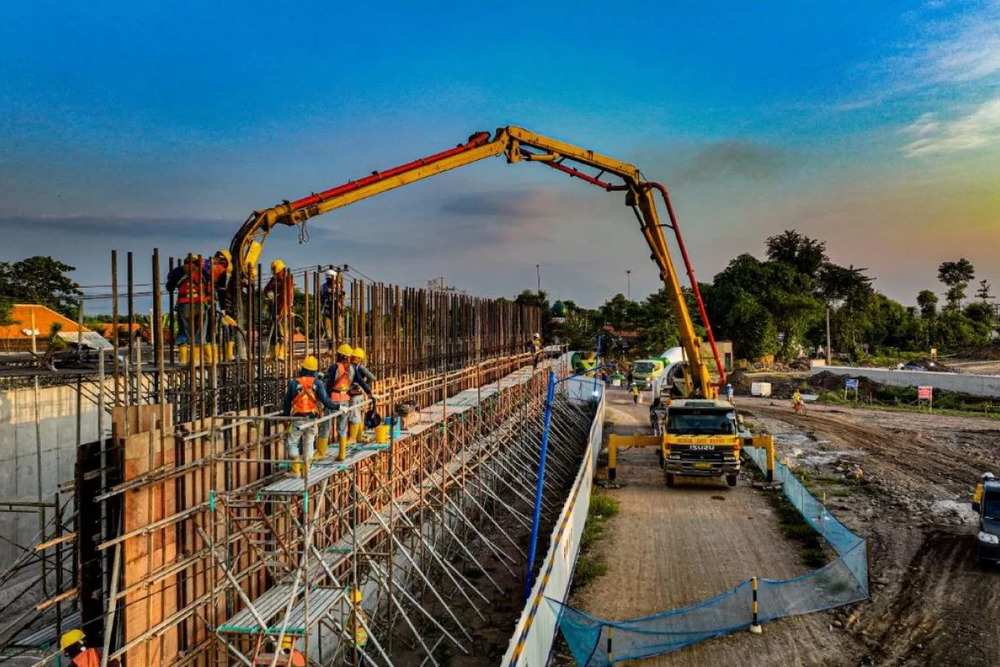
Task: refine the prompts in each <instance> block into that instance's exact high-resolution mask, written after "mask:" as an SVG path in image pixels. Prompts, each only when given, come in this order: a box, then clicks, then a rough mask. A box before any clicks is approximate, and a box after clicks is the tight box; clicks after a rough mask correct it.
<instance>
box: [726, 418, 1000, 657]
mask: <svg viewBox="0 0 1000 667" xmlns="http://www.w3.org/2000/svg"><path fill="white" fill-rule="evenodd" d="M748 403H750V402H749V401H748ZM749 413H758V414H759V415H760V416H762V417H768V418H772V419H778V420H780V421H782V422H785V423H787V424H792V425H794V426H796V427H798V428H801V429H803V430H805V431H808V432H809V434H810V435H812V436H814V437H818V438H821V439H822V440H825V441H828V442H830V443H831V444H833V445H834V446H835V447H836V448H837V449H840V450H842V451H844V452H851V451H854V452H857V453H858V454H859V455H860V456H859V457H858V460H859V461H860V463H861V465H862V466H863V468H864V471H865V477H866V478H868V479H869V480H870V481H872V482H873V483H874V484H875V485H876V488H877V489H878V490H879V491H880V492H881V493H880V494H879V495H878V496H877V497H876V498H866V497H864V496H862V497H860V498H851V499H850V502H849V503H848V501H844V502H845V503H848V507H845V509H847V510H848V511H849V512H850V513H851V514H852V517H851V519H849V520H848V523H850V524H854V525H856V526H858V527H859V529H860V530H861V532H862V533H865V534H866V537H868V539H869V544H870V546H871V556H872V557H871V563H870V567H871V570H872V580H873V581H875V582H876V585H875V586H874V587H873V590H872V602H871V604H868V605H862V606H861V607H859V608H857V610H856V611H855V612H854V613H853V614H852V615H851V616H850V617H849V618H847V619H845V621H846V622H845V627H847V628H848V629H849V630H850V631H851V632H853V633H854V634H855V636H857V637H858V638H859V639H861V640H862V641H863V642H864V643H865V644H866V645H867V646H868V656H867V659H866V661H865V663H864V664H877V665H993V664H997V663H998V658H997V656H998V655H1000V572H997V571H984V570H982V569H980V568H979V567H978V565H977V563H976V557H975V549H976V547H975V527H974V526H973V525H968V524H967V525H965V526H961V527H960V526H955V525H948V519H947V518H942V517H932V518H930V519H928V518H927V517H926V515H924V516H920V515H921V512H920V510H919V508H920V507H921V506H924V505H926V504H929V503H932V502H933V501H936V500H941V499H952V498H961V499H962V500H961V501H960V502H968V500H970V499H971V498H970V497H969V488H970V486H971V484H973V483H974V482H975V480H976V479H977V478H978V477H979V475H980V474H981V473H982V471H984V470H991V469H992V470H996V469H997V467H998V464H1000V460H998V459H1000V447H998V446H995V445H997V442H996V441H997V440H998V439H1000V436H997V434H996V431H991V430H990V429H989V426H992V424H991V423H986V424H985V425H984V424H983V423H981V422H982V421H983V420H980V419H968V420H966V421H967V426H968V427H969V428H963V426H965V425H966V423H965V422H963V420H962V419H961V418H958V419H956V418H953V417H948V418H946V419H942V420H940V424H938V425H936V424H935V420H932V419H929V418H927V416H925V415H920V417H921V418H920V419H916V420H913V421H914V423H915V424H916V425H918V426H919V428H907V427H906V426H908V419H907V415H906V414H898V413H896V415H895V417H896V418H898V420H899V422H900V426H899V427H896V426H894V425H892V422H893V417H892V416H888V415H883V414H879V415H878V416H877V417H876V416H875V415H872V414H871V413H869V412H867V411H863V410H859V411H849V410H848V411H837V412H832V411H811V412H810V413H809V414H807V415H796V414H794V413H792V412H791V411H790V410H788V409H787V408H783V407H780V406H773V405H764V404H761V403H757V402H755V403H752V404H751V405H749V410H744V414H749ZM892 414H893V413H889V415H892ZM876 418H877V419H878V420H879V422H880V424H874V423H872V422H874V421H875V419H876ZM882 423H888V424H890V425H888V426H885V425H882ZM984 426H985V427H984ZM977 427H978V428H977Z"/></svg>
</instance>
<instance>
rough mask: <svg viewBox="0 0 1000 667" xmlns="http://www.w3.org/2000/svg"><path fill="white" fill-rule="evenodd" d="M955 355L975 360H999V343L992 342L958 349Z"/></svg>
mask: <svg viewBox="0 0 1000 667" xmlns="http://www.w3.org/2000/svg"><path fill="white" fill-rule="evenodd" d="M955 356H956V357H960V358H962V359H975V360H977V361H1000V343H997V342H993V343H990V344H988V345H977V346H976V347H967V348H965V349H962V350H959V351H958V354H956V355H955Z"/></svg>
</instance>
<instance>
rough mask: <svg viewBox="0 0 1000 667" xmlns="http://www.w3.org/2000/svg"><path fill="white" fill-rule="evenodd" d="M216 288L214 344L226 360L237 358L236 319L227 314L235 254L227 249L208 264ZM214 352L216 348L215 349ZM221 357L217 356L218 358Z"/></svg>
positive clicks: (221, 251) (213, 287)
mask: <svg viewBox="0 0 1000 667" xmlns="http://www.w3.org/2000/svg"><path fill="white" fill-rule="evenodd" d="M208 272H209V275H210V276H211V278H212V289H214V290H215V310H216V316H215V322H216V330H215V331H213V332H212V336H211V338H212V341H213V344H218V345H219V349H220V350H222V352H223V355H224V357H223V358H224V359H225V360H226V361H233V360H234V359H235V358H236V354H235V352H236V320H234V319H233V318H232V317H230V316H229V315H227V314H226V298H227V296H226V295H227V294H228V290H229V279H230V278H231V277H232V275H233V256H232V255H231V254H230V252H229V251H228V250H226V249H222V250H219V251H218V252H216V253H215V255H214V256H213V257H212V260H211V262H210V264H209V266H208ZM213 352H214V350H213ZM218 358H219V357H218V356H216V359H218Z"/></svg>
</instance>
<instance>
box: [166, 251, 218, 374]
mask: <svg viewBox="0 0 1000 667" xmlns="http://www.w3.org/2000/svg"><path fill="white" fill-rule="evenodd" d="M209 289H211V287H210V283H209V276H208V272H207V271H205V268H204V266H202V263H201V260H200V259H199V258H198V256H197V255H195V254H193V253H191V254H189V255H188V256H187V258H186V259H185V260H184V263H183V264H181V265H180V266H177V267H175V268H174V270H173V271H171V272H170V275H169V276H167V291H168V292H173V291H174V290H176V291H177V299H176V301H174V311H175V312H176V313H177V317H178V321H179V329H180V331H179V332H178V336H177V361H178V362H180V363H181V365H184V364H187V363H188V346H189V345H191V346H193V347H192V348H191V350H192V351H193V354H192V356H193V357H194V360H195V361H198V359H199V358H200V350H201V344H202V343H203V342H204V340H205V323H206V317H205V315H206V314H205V307H206V305H207V303H208V290H209Z"/></svg>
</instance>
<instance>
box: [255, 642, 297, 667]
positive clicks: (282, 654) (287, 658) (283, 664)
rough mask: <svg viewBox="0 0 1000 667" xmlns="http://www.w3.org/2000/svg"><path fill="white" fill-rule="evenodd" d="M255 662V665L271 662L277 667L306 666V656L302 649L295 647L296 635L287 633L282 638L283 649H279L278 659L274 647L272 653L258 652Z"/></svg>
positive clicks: (256, 666)
mask: <svg viewBox="0 0 1000 667" xmlns="http://www.w3.org/2000/svg"><path fill="white" fill-rule="evenodd" d="M272 647H273V644H272ZM253 664H254V667H258V666H259V665H260V666H262V665H271V664H274V665H276V666H277V667H306V657H305V656H304V655H302V651H300V650H298V649H297V648H295V637H292V636H289V635H285V636H284V637H282V638H281V650H279V651H278V656H277V659H275V656H274V649H273V648H272V649H271V652H270V653H259V654H257V656H256V657H255V658H254V661H253Z"/></svg>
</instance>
